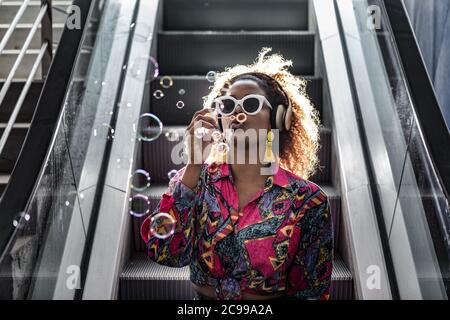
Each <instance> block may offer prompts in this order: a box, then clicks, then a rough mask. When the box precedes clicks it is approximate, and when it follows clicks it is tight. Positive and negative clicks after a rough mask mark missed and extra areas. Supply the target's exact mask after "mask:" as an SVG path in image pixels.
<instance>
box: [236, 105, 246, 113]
mask: <svg viewBox="0 0 450 320" xmlns="http://www.w3.org/2000/svg"><path fill="white" fill-rule="evenodd" d="M243 111H244V110H243V109H242V106H241V105H240V104H238V105H237V106H236V109H235V110H234V112H235V113H241V112H243Z"/></svg>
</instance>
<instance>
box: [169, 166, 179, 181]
mask: <svg viewBox="0 0 450 320" xmlns="http://www.w3.org/2000/svg"><path fill="white" fill-rule="evenodd" d="M177 173H178V171H177V170H175V169H173V170H170V171H169V173H168V174H167V176H168V177H169V180H171V179H172V178H173V177H175V175H176V174H177Z"/></svg>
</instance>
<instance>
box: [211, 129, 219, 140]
mask: <svg viewBox="0 0 450 320" xmlns="http://www.w3.org/2000/svg"><path fill="white" fill-rule="evenodd" d="M211 137H212V139H213V141H214V142H219V141H220V139H222V132H220V131H219V130H214V131H213V133H212V134H211Z"/></svg>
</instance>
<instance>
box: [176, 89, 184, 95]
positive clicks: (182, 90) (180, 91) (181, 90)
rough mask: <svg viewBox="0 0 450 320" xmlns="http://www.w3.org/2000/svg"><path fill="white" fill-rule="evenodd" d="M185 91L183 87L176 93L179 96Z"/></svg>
mask: <svg viewBox="0 0 450 320" xmlns="http://www.w3.org/2000/svg"><path fill="white" fill-rule="evenodd" d="M185 93H186V90H184V89H180V90H179V91H178V94H179V95H180V96H182V95H184V94H185Z"/></svg>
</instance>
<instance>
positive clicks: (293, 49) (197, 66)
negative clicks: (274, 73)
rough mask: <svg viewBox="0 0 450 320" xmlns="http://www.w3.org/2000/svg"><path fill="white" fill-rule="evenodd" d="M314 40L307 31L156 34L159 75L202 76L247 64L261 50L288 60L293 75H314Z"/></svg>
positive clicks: (179, 32)
mask: <svg viewBox="0 0 450 320" xmlns="http://www.w3.org/2000/svg"><path fill="white" fill-rule="evenodd" d="M314 37H315V34H314V33H312V32H307V31H287V32H284V31H283V32H275V31H270V32H269V31H264V32H250V31H243V32H219V31H218V32H195V31H192V32H188V31H164V32H160V33H158V62H159V66H160V72H161V74H171V75H206V74H207V73H208V72H209V71H222V70H224V68H225V67H228V66H234V65H236V64H249V63H252V62H253V61H254V60H255V59H256V58H257V54H258V52H259V51H260V50H261V48H262V47H272V49H273V52H280V53H281V54H282V55H283V56H284V57H285V58H286V59H292V60H293V62H294V64H293V66H292V71H293V73H295V74H301V75H313V74H314Z"/></svg>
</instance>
